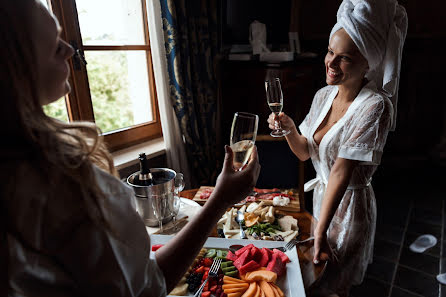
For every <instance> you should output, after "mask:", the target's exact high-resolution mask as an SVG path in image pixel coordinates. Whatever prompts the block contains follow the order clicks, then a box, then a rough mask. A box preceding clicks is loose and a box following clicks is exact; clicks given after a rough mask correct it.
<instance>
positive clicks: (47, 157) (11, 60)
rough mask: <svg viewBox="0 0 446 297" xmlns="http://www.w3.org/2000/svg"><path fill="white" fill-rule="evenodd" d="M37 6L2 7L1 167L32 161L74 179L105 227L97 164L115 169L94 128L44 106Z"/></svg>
mask: <svg viewBox="0 0 446 297" xmlns="http://www.w3.org/2000/svg"><path fill="white" fill-rule="evenodd" d="M38 5H41V4H39V3H37V2H36V1H35V0H31V1H30V0H14V1H1V4H0V40H1V41H2V42H1V46H0V92H1V93H0V96H1V98H2V99H1V100H2V102H1V109H0V137H1V138H2V140H3V141H4V142H5V140H6V144H4V145H2V146H1V148H0V161H1V163H2V167H3V166H4V165H5V164H9V166H8V168H14V164H15V163H18V162H23V160H28V159H29V160H32V164H33V166H34V165H36V166H38V167H39V169H41V170H42V174H45V175H46V177H47V178H48V179H49V180H51V178H52V177H56V176H61V175H63V176H64V177H65V178H68V179H70V180H71V181H73V182H74V184H76V185H78V187H79V190H80V193H81V194H82V195H81V196H82V197H80V198H82V199H83V200H84V203H85V206H86V209H87V210H88V213H89V215H90V217H91V218H92V219H93V221H95V222H97V223H103V224H105V220H104V218H103V215H102V213H101V211H100V208H99V203H98V201H99V199H103V198H104V197H103V196H104V194H103V192H102V191H101V189H100V188H99V186H98V184H97V183H96V179H95V175H94V167H93V164H95V165H98V166H99V167H101V168H102V169H104V170H106V171H108V172H110V173H112V174H115V175H116V170H115V168H114V166H113V161H112V158H111V156H110V154H109V152H108V150H107V148H106V147H105V145H104V142H103V140H102V137H101V136H99V135H100V131H99V129H98V128H97V127H96V125H95V124H93V123H87V122H78V123H64V122H61V121H58V120H56V119H53V118H51V117H48V116H47V115H46V114H45V113H44V111H43V108H42V106H41V105H40V102H41V101H40V100H39V92H38V85H37V82H38V80H39V77H38V73H37V70H36V69H37V64H36V57H35V48H36V47H37V46H38V41H33V38H32V35H33V34H32V33H33V31H32V26H36V25H38V24H33V21H32V20H33V19H34V17H33V14H35V13H36V12H37V9H39V7H38ZM6 186H7V185H2V186H1V187H6ZM2 190H4V189H2ZM2 208H3V207H2ZM3 210H4V208H3Z"/></svg>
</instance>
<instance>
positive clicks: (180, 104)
mask: <svg viewBox="0 0 446 297" xmlns="http://www.w3.org/2000/svg"><path fill="white" fill-rule="evenodd" d="M160 1H161V10H162V19H163V29H164V39H165V47H166V56H167V65H168V72H169V84H170V96H171V100H172V104H173V106H174V109H175V113H176V116H177V119H178V122H179V125H180V129H181V133H182V134H183V139H184V141H185V147H186V153H187V156H188V162H189V166H190V169H191V173H192V175H193V176H192V183H194V186H199V185H212V184H213V183H215V179H216V177H217V173H218V168H219V166H221V165H220V164H218V163H220V162H219V161H218V160H219V159H220V158H219V154H221V152H220V151H223V148H222V147H217V145H218V133H217V128H218V127H217V126H218V125H217V122H218V121H217V102H218V91H217V89H218V84H217V81H218V80H217V70H216V68H217V65H218V46H217V45H218V35H217V34H218V27H217V0H160Z"/></svg>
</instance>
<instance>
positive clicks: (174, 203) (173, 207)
mask: <svg viewBox="0 0 446 297" xmlns="http://www.w3.org/2000/svg"><path fill="white" fill-rule="evenodd" d="M180 206H181V199H180V197H179V196H177V195H172V196H171V197H170V199H169V210H170V214H171V215H172V218H173V226H174V227H173V228H174V230H175V231H177V216H178V212H179V211H180Z"/></svg>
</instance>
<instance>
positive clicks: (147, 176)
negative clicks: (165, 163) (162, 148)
mask: <svg viewBox="0 0 446 297" xmlns="http://www.w3.org/2000/svg"><path fill="white" fill-rule="evenodd" d="M138 159H139V169H140V170H139V174H138V175H137V176H135V179H134V180H133V183H134V184H135V185H139V186H151V185H152V183H153V181H152V173H151V172H150V168H149V161H148V160H147V158H146V154H145V153H140V154H139V158H138Z"/></svg>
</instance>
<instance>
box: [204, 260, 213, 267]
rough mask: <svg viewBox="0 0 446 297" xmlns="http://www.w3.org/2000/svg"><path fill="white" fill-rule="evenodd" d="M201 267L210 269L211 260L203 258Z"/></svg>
mask: <svg viewBox="0 0 446 297" xmlns="http://www.w3.org/2000/svg"><path fill="white" fill-rule="evenodd" d="M203 265H204V266H206V267H211V265H212V259H211V258H204V259H203Z"/></svg>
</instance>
